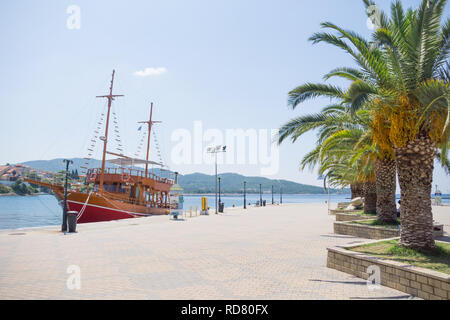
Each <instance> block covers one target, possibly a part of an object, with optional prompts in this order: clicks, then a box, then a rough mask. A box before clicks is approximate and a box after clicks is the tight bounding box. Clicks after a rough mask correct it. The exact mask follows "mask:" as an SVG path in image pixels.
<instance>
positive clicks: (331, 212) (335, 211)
mask: <svg viewBox="0 0 450 320" xmlns="http://www.w3.org/2000/svg"><path fill="white" fill-rule="evenodd" d="M361 211H362V210H346V209H335V210H330V214H331V215H335V214H337V213H356V212H361Z"/></svg>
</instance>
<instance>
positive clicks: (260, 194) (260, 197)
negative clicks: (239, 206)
mask: <svg viewBox="0 0 450 320" xmlns="http://www.w3.org/2000/svg"><path fill="white" fill-rule="evenodd" d="M259 206H260V207H262V189H261V183H260V184H259Z"/></svg>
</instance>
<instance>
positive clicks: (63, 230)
mask: <svg viewBox="0 0 450 320" xmlns="http://www.w3.org/2000/svg"><path fill="white" fill-rule="evenodd" d="M63 162H64V163H65V164H66V181H65V184H64V206H63V221H62V226H61V231H62V232H65V231H67V184H68V183H67V180H68V179H67V178H68V177H67V176H68V174H69V164H70V163H71V162H72V161H71V160H66V159H64V160H63Z"/></svg>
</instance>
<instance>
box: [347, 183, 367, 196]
mask: <svg viewBox="0 0 450 320" xmlns="http://www.w3.org/2000/svg"><path fill="white" fill-rule="evenodd" d="M362 187H363V185H362V184H361V183H352V184H351V185H350V190H351V192H352V199H355V198H359V197H363V196H364V194H363V190H362Z"/></svg>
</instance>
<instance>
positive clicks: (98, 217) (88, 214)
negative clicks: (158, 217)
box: [67, 201, 151, 223]
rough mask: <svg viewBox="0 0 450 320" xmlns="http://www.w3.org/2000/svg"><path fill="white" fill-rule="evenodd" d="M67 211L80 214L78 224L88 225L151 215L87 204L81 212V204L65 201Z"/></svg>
mask: <svg viewBox="0 0 450 320" xmlns="http://www.w3.org/2000/svg"><path fill="white" fill-rule="evenodd" d="M67 206H68V209H69V211H78V212H80V214H79V216H78V220H77V222H78V223H90V222H101V221H112V220H121V219H130V218H139V217H145V216H150V215H151V214H142V213H137V212H128V211H123V210H118V209H113V208H106V207H101V206H96V205H91V204H87V205H86V206H85V208H84V210H83V206H84V204H83V203H78V202H72V201H67Z"/></svg>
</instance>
